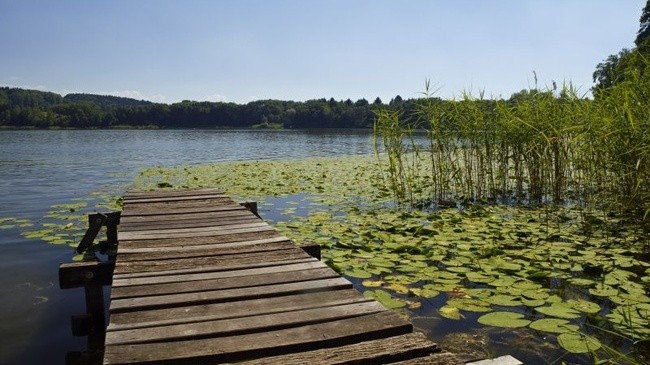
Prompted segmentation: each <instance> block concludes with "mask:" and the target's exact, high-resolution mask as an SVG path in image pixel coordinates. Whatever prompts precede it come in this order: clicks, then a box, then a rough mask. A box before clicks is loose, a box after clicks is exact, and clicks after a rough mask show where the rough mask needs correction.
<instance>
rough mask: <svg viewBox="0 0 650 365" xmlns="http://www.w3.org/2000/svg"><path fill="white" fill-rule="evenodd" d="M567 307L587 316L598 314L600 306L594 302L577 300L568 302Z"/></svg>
mask: <svg viewBox="0 0 650 365" xmlns="http://www.w3.org/2000/svg"><path fill="white" fill-rule="evenodd" d="M567 305H569V306H571V308H573V309H575V310H578V311H580V312H583V313H587V314H596V313H598V312H600V309H601V308H600V306H599V305H598V304H596V303H594V302H590V301H588V300H584V299H578V300H573V299H572V300H568V301H567Z"/></svg>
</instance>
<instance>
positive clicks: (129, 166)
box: [0, 130, 372, 364]
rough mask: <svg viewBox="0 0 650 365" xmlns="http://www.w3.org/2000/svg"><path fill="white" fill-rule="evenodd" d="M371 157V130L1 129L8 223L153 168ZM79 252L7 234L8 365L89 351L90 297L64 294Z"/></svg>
mask: <svg viewBox="0 0 650 365" xmlns="http://www.w3.org/2000/svg"><path fill="white" fill-rule="evenodd" d="M370 153H372V141H371V134H370V131H367V130H352V131H351V130H345V131H338V130H318V131H292V130H279V131H270V130H209V131H208V130H129V131H121V130H111V131H103V130H98V131H68V130H64V131H0V176H1V178H0V218H2V217H12V218H23V219H29V220H31V221H35V222H37V221H38V220H39V219H41V218H42V217H43V216H44V215H45V214H46V213H47V212H48V211H49V210H50V207H51V206H52V205H54V204H61V203H67V202H70V201H71V200H73V199H75V198H84V197H87V196H88V194H90V193H91V192H96V191H101V190H103V189H112V188H116V189H117V192H118V193H119V192H120V189H121V190H122V191H123V190H124V189H125V188H126V187H127V186H128V182H129V181H131V180H132V179H133V177H134V176H135V175H136V173H137V172H138V171H139V170H140V169H142V168H145V167H151V166H174V165H180V164H199V163H209V162H217V161H232V160H258V159H289V158H299V157H310V156H336V155H360V154H370ZM72 256H73V249H72V248H70V247H68V246H55V245H51V244H47V243H45V242H43V241H41V240H37V239H26V238H23V237H22V236H21V234H20V229H18V228H13V229H0V273H2V275H1V276H0V293H1V294H0V298H1V300H0V323H2V325H1V326H0V338H1V339H2V341H0V364H37V363H47V364H63V363H65V354H66V352H69V351H82V350H85V348H86V340H85V337H73V336H72V333H71V331H70V324H69V323H70V316H71V315H75V314H82V313H83V312H85V308H84V299H83V289H81V288H79V289H70V290H65V291H64V290H61V289H59V287H58V276H57V275H58V265H59V263H61V262H70V260H71V258H72Z"/></svg>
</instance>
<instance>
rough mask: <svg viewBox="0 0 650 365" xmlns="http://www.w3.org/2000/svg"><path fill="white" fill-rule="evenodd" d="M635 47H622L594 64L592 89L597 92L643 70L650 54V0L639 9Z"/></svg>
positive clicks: (633, 76)
mask: <svg viewBox="0 0 650 365" xmlns="http://www.w3.org/2000/svg"><path fill="white" fill-rule="evenodd" d="M634 43H635V45H636V47H634V48H632V49H628V48H623V49H622V50H621V51H620V52H618V54H613V55H609V56H608V57H607V58H606V59H605V60H604V61H602V62H600V63H599V64H598V65H597V66H596V70H595V71H594V73H593V81H594V83H595V85H594V87H593V89H592V91H593V92H594V95H595V96H596V97H598V94H599V93H600V92H601V91H602V90H604V89H609V88H611V87H613V86H614V85H617V84H619V83H622V82H624V81H626V80H630V79H633V78H635V77H636V76H637V75H638V74H639V73H643V72H645V69H646V65H647V63H648V62H647V59H648V56H649V55H650V0H647V2H646V5H645V7H644V8H643V10H642V11H641V18H640V19H639V30H638V32H637V35H636V39H635V40H634Z"/></svg>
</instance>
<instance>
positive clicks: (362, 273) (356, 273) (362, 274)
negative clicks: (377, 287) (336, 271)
mask: <svg viewBox="0 0 650 365" xmlns="http://www.w3.org/2000/svg"><path fill="white" fill-rule="evenodd" d="M343 275H347V276H350V277H353V278H359V279H369V278H371V277H372V274H371V273H369V272H368V271H366V270H362V269H351V270H345V271H344V272H343Z"/></svg>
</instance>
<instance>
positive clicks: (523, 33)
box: [0, 0, 645, 103]
mask: <svg viewBox="0 0 650 365" xmlns="http://www.w3.org/2000/svg"><path fill="white" fill-rule="evenodd" d="M644 5H645V1H644V0H453V1H452V0H446V1H441V0H402V1H395V0H392V1H385V0H366V1H361V0H232V1H225V0H211V1H197V0H183V1H181V0H178V1H166V0H110V1H105V0H104V1H99V0H96V1H95V0H66V1H47V0H42V1H33V0H0V86H12V87H23V88H32V89H40V90H47V91H54V92H57V93H60V94H67V93H71V92H84V93H97V94H111V95H118V96H127V97H134V98H137V99H147V100H152V101H158V102H166V103H172V102H177V101H181V100H186V99H187V100H201V101H202V100H209V101H229V102H236V103H246V102H249V101H251V100H257V99H281V100H308V99H315V98H321V97H324V98H330V97H334V98H335V99H337V100H344V99H348V98H350V99H352V100H357V99H360V98H366V99H368V100H370V101H372V100H374V98H375V97H377V96H379V97H381V98H382V100H384V101H385V102H387V101H388V100H390V99H391V98H392V97H394V96H395V95H401V96H402V97H403V98H411V97H418V96H419V95H420V94H419V93H420V92H421V91H422V90H423V88H424V82H425V79H430V80H431V84H432V85H434V86H435V87H436V89H438V88H439V91H438V94H437V95H438V96H440V97H443V98H452V97H454V96H458V95H459V93H460V92H461V91H463V90H467V91H472V92H474V93H477V92H478V91H479V90H484V91H485V93H486V95H487V96H493V97H498V96H503V97H509V96H510V94H512V93H513V92H516V91H519V90H521V89H522V88H526V87H528V86H532V85H533V83H534V81H533V72H532V71H533V70H534V71H536V73H537V76H538V79H539V85H540V86H545V85H551V82H552V81H553V80H555V81H556V82H557V83H558V84H561V83H562V81H565V80H566V81H569V80H570V81H572V82H573V84H574V85H576V86H578V87H579V88H580V90H582V91H584V92H587V91H588V90H589V88H590V87H591V86H592V80H591V75H592V73H593V71H594V69H595V66H596V65H597V64H598V63H599V62H600V61H602V60H603V59H605V58H606V57H607V56H608V55H610V54H613V53H617V52H618V51H619V50H620V49H622V48H624V47H632V46H633V42H634V37H635V35H636V31H637V30H638V26H639V16H640V15H641V9H642V8H643V6H644Z"/></svg>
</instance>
